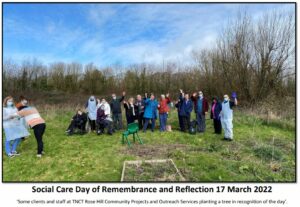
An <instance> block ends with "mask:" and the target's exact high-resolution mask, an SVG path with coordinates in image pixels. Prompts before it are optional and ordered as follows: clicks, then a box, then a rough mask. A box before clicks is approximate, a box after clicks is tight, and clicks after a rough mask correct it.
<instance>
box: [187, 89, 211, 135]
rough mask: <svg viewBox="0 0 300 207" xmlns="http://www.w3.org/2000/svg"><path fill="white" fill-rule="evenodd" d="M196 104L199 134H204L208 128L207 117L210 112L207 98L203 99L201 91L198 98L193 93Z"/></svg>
mask: <svg viewBox="0 0 300 207" xmlns="http://www.w3.org/2000/svg"><path fill="white" fill-rule="evenodd" d="M191 99H192V101H193V102H194V110H195V113H196V118H197V125H198V132H200V133H203V132H204V131H205V128H206V124H205V115H206V114H207V112H208V102H207V100H206V98H205V97H203V93H202V91H199V93H198V96H196V93H193V95H192V97H191Z"/></svg>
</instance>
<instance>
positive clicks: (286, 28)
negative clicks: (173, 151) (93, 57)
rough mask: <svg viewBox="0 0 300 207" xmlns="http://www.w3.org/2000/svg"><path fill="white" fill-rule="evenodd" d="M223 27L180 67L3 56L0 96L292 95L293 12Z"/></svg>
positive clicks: (245, 18)
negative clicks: (18, 59) (0, 93)
mask: <svg viewBox="0 0 300 207" xmlns="http://www.w3.org/2000/svg"><path fill="white" fill-rule="evenodd" d="M224 26H225V27H224V30H223V32H222V33H220V35H219V37H218V39H217V40H216V42H214V43H213V45H214V46H213V47H212V48H211V49H201V50H200V49H199V50H194V51H193V52H192V53H191V57H192V59H193V62H192V63H190V64H185V65H184V66H182V65H180V64H178V63H176V62H172V61H164V62H163V63H162V64H150V63H140V64H133V65H130V66H120V65H116V66H112V67H105V68H101V67H98V66H97V65H95V64H93V63H90V64H86V65H82V64H81V63H76V62H73V63H64V62H55V63H52V64H49V65H45V64H43V63H42V62H40V61H38V57H36V58H37V59H33V60H25V61H24V62H23V63H21V64H17V63H15V62H14V61H13V60H12V59H10V60H4V64H3V73H2V75H3V95H4V96H5V95H8V94H20V93H23V94H26V92H28V91H39V92H43V91H44V92H49V91H59V92H64V93H68V94H87V95H90V94H95V95H109V94H111V93H112V92H116V93H121V92H122V91H124V90H125V91H126V92H127V94H129V95H135V94H138V93H139V94H143V93H144V92H148V93H150V92H153V93H154V94H156V95H159V94H161V93H166V92H169V93H170V94H171V95H172V96H173V97H174V96H175V95H176V96H177V94H178V89H179V88H182V89H183V90H184V91H186V92H194V91H196V90H202V91H203V92H204V93H205V95H206V96H207V97H209V98H210V97H212V96H215V95H217V96H219V97H222V95H223V94H224V93H228V94H230V93H231V91H236V92H237V94H238V97H239V99H240V100H242V101H243V103H248V104H255V103H258V102H261V101H262V100H265V99H270V98H272V97H280V98H285V97H295V95H296V94H295V90H296V88H295V87H296V85H295V16H294V14H290V13H283V12H281V13H275V12H273V13H268V14H266V15H263V16H261V17H260V18H258V19H253V18H252V17H251V16H250V15H248V14H247V13H239V14H238V15H237V17H236V18H235V19H233V20H231V21H230V22H228V24H227V25H224ZM199 38H201V37H199ZM275 100H276V99H275Z"/></svg>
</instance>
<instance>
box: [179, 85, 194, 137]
mask: <svg viewBox="0 0 300 207" xmlns="http://www.w3.org/2000/svg"><path fill="white" fill-rule="evenodd" d="M179 100H180V108H179V115H180V116H181V118H182V122H183V124H182V127H181V129H180V131H183V132H185V131H186V129H189V128H190V127H191V112H192V111H193V102H192V101H191V100H190V98H189V94H188V93H186V94H184V93H183V91H182V89H180V96H179Z"/></svg>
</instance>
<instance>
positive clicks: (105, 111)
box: [96, 99, 113, 135]
mask: <svg viewBox="0 0 300 207" xmlns="http://www.w3.org/2000/svg"><path fill="white" fill-rule="evenodd" d="M110 115H111V114H110V105H109V104H108V103H107V102H106V100H105V99H102V100H101V104H100V105H99V107H98V109H97V120H96V122H97V135H101V134H103V133H104V130H105V128H107V133H108V134H109V135H112V134H113V126H112V119H111V117H110Z"/></svg>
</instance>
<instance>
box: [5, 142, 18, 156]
mask: <svg viewBox="0 0 300 207" xmlns="http://www.w3.org/2000/svg"><path fill="white" fill-rule="evenodd" d="M20 142H21V138H19V139H15V140H10V141H5V152H6V154H7V155H8V154H10V153H12V152H15V151H17V147H18V145H19V144H20Z"/></svg>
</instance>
